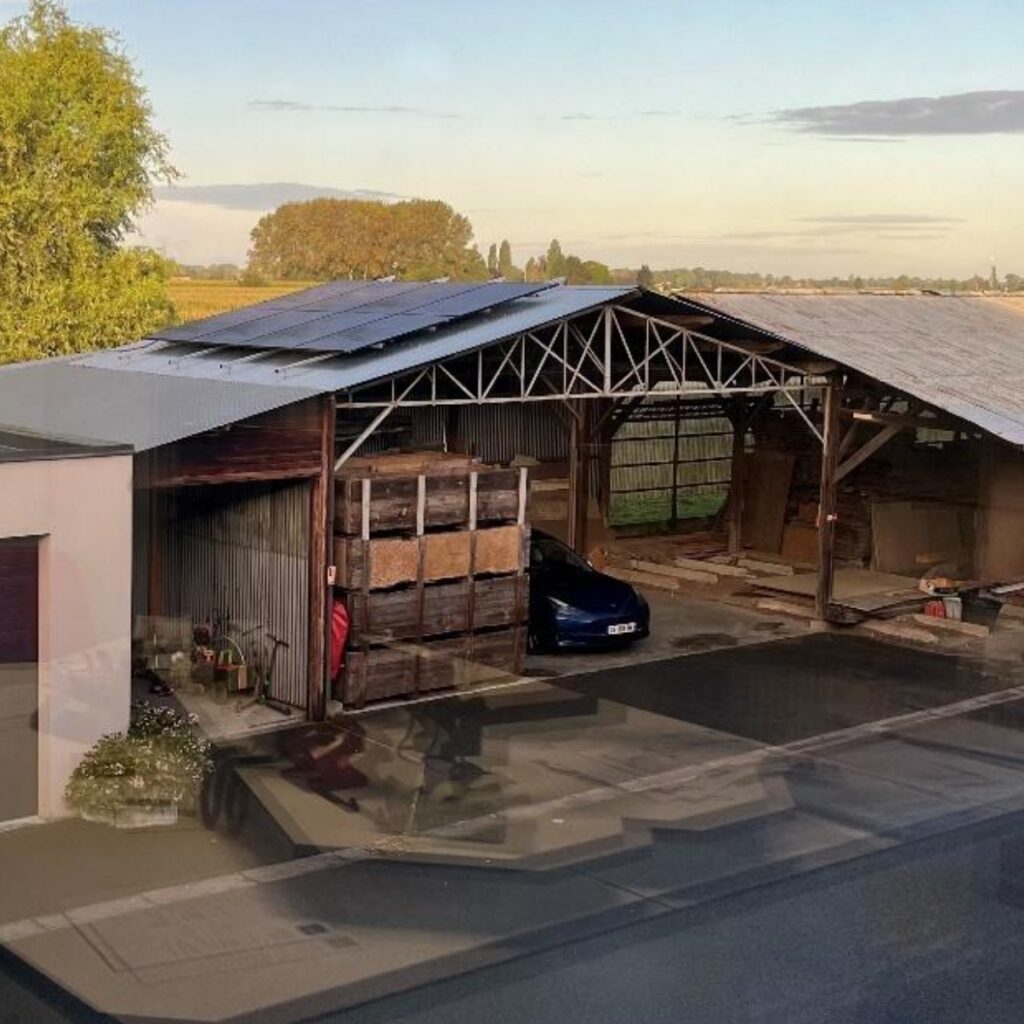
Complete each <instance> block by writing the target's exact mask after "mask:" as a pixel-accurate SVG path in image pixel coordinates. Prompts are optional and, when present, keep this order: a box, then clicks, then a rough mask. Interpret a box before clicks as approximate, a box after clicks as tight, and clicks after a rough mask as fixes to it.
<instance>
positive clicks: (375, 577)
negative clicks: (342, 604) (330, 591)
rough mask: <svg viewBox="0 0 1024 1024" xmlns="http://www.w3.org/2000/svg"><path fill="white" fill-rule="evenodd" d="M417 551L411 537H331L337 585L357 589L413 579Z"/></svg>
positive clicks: (406, 581) (391, 585)
mask: <svg viewBox="0 0 1024 1024" xmlns="http://www.w3.org/2000/svg"><path fill="white" fill-rule="evenodd" d="M418 550H419V549H418V545H417V542H416V539H415V538H414V537H373V538H371V539H370V540H360V539H359V538H357V537H335V538H334V564H335V567H336V570H337V582H338V585H339V586H342V587H345V588H346V589H348V590H361V589H363V587H364V586H365V587H393V586H396V585H397V584H399V583H410V582H412V581H413V580H415V579H416V566H417V561H418V558H419V554H418Z"/></svg>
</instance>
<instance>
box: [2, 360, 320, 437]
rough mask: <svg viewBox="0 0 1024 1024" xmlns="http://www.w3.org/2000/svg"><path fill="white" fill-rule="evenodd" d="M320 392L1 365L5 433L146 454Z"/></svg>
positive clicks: (50, 365) (65, 366) (68, 366)
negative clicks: (126, 447) (121, 447)
mask: <svg viewBox="0 0 1024 1024" xmlns="http://www.w3.org/2000/svg"><path fill="white" fill-rule="evenodd" d="M317 393H318V392H317V391H315V390H310V389H308V388H301V387H265V386H261V385H257V384H239V383H237V382H225V381H213V380H195V379H192V378H177V379H176V378H174V377H168V376H162V377H161V376H157V375H155V374H151V373H130V372H124V371H122V370H104V369H96V368H91V367H86V366H82V365H81V364H78V363H74V362H71V361H70V360H66V359H56V360H47V361H45V362H38V363H22V364H19V365H16V366H4V367H0V429H8V430H14V431H18V432H21V431H32V432H36V433H39V434H44V435H51V436H54V435H55V436H59V437H61V438H64V439H73V440H76V441H79V442H82V443H87V444H88V443H91V444H125V445H130V446H132V447H133V448H135V450H136V451H145V450H146V449H148V448H155V447H157V446H158V445H162V444H167V443H168V442H170V441H178V440H181V439H182V438H183V437H189V436H191V435H192V434H199V433H202V432H203V431H205V430H212V429H213V428H214V427H222V426H226V425H227V424H228V423H234V422H236V421H238V420H242V419H246V418H247V417H249V416H255V415H257V414H258V413H261V412H269V411H270V410H271V409H277V408H280V407H281V406H284V405H289V404H291V403H292V402H297V401H300V400H301V399H303V398H309V397H312V396H313V395H315V394H317Z"/></svg>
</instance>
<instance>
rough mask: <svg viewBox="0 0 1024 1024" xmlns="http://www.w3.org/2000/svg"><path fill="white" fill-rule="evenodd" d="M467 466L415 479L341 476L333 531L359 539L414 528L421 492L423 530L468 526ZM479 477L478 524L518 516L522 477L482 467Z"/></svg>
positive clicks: (336, 489)
mask: <svg viewBox="0 0 1024 1024" xmlns="http://www.w3.org/2000/svg"><path fill="white" fill-rule="evenodd" d="M470 468H471V467H469V466H468V465H467V464H466V463H465V462H460V463H458V464H457V465H456V466H455V467H454V468H453V467H448V468H446V469H445V471H444V472H437V471H434V470H431V471H430V472H429V473H425V474H422V476H423V482H422V484H421V483H420V480H419V477H418V476H379V475H378V476H371V475H368V474H364V475H362V476H360V477H358V478H355V477H351V476H344V477H339V479H338V480H337V481H336V484H335V497H334V529H335V532H337V533H348V534H355V535H359V536H362V535H363V534H364V533H365V532H368V533H370V534H374V533H384V532H394V531H398V530H409V531H414V530H416V529H417V504H418V501H419V492H420V488H421V487H422V489H423V522H422V525H423V527H424V528H426V529H431V528H436V527H441V526H466V525H468V524H469V521H470V517H471V500H470V489H471V476H470ZM474 471H475V472H476V476H477V485H476V486H477V498H476V519H477V521H478V522H502V521H505V522H508V521H515V520H516V518H517V517H518V514H519V488H520V478H519V470H517V469H494V468H488V467H484V468H482V469H479V470H474ZM367 493H368V494H369V502H368V508H369V513H368V519H367V521H365V522H364V519H363V499H364V496H365V495H366V494H367Z"/></svg>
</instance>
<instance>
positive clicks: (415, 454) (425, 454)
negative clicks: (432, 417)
mask: <svg viewBox="0 0 1024 1024" xmlns="http://www.w3.org/2000/svg"><path fill="white" fill-rule="evenodd" d="M479 461H480V460H479V459H474V458H472V457H471V456H469V455H458V454H453V453H451V452H436V451H434V452H431V451H412V452H379V453H377V454H376V455H359V456H353V457H352V458H350V459H349V460H348V461H347V462H346V463H345V464H344V465H343V466H342V467H341V469H339V470H338V473H337V475H338V477H339V478H352V479H361V478H362V477H365V476H406V477H408V476H412V477H416V476H418V475H419V474H420V473H465V472H468V470H469V469H470V468H471V467H473V466H475V465H477V464H478V463H479Z"/></svg>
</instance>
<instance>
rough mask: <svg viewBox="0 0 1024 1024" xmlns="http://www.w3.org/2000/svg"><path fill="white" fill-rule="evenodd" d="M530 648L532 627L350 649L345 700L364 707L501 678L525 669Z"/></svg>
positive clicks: (495, 680)
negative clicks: (530, 629)
mask: <svg viewBox="0 0 1024 1024" xmlns="http://www.w3.org/2000/svg"><path fill="white" fill-rule="evenodd" d="M525 649H526V630H525V629H524V628H522V627H517V628H514V629H499V630H492V631H488V632H485V633H476V634H467V635H465V636H461V637H454V638H448V639H444V640H437V641H433V642H427V643H421V644H415V643H401V642H396V643H395V644H394V645H393V646H390V647H378V648H371V649H369V650H363V651H359V650H356V651H350V652H349V653H348V654H347V655H346V657H345V668H344V673H343V679H342V684H341V699H342V701H343V702H344V703H345V704H346V705H347V706H349V707H361V706H362V705H363V704H365V703H367V702H368V701H376V700H386V699H392V698H396V697H407V696H412V695H413V694H416V693H429V692H431V691H434V690H441V689H449V688H452V687H468V686H473V685H478V684H486V683H497V682H501V681H503V680H507V679H509V678H513V677H515V676H517V675H518V674H519V673H520V671H521V669H522V659H523V653H524V651H525Z"/></svg>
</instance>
